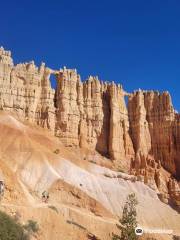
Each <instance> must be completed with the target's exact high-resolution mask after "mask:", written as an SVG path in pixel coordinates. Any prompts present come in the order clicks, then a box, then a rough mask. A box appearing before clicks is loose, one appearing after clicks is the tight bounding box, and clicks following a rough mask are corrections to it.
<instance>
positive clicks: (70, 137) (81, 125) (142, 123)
mask: <svg viewBox="0 0 180 240" xmlns="http://www.w3.org/2000/svg"><path fill="white" fill-rule="evenodd" d="M51 74H54V75H55V76H56V80H57V87H56V90H54V89H52V87H51V82H50V75H51ZM125 96H127V97H128V107H127V106H126V103H125ZM0 108H1V109H2V110H6V111H11V112H13V113H14V114H16V115H17V116H18V117H19V118H21V119H22V120H27V121H30V122H32V123H36V124H37V125H39V126H41V127H44V128H48V129H50V130H51V131H52V132H53V133H54V135H55V136H57V137H59V138H60V139H61V141H63V142H64V143H65V144H66V145H67V146H80V147H83V148H90V149H92V150H97V151H98V152H100V153H101V154H103V155H105V156H107V157H110V158H111V159H112V160H117V161H119V162H120V161H121V160H125V161H127V162H128V164H129V165H130V162H131V170H132V171H136V170H137V169H138V173H137V172H136V174H140V169H146V167H147V165H148V164H149V165H153V164H154V166H155V165H157V166H159V165H161V166H163V167H164V168H165V169H166V170H167V171H168V172H170V173H171V174H172V175H173V176H175V177H176V178H180V115H179V114H177V113H176V112H175V110H174V109H173V106H172V102H171V97H170V95H169V93H168V92H163V93H159V92H155V91H141V90H139V91H136V92H133V93H126V92H125V91H124V90H123V88H122V86H121V85H119V84H118V85H117V84H115V83H114V82H112V83H109V82H105V81H104V82H102V81H100V80H99V79H98V77H93V76H89V77H88V79H87V80H86V81H81V78H80V75H79V74H78V73H77V71H76V70H75V69H66V68H65V67H64V68H63V69H60V70H52V69H50V68H48V67H46V66H45V64H44V63H42V64H41V66H40V67H36V66H35V64H34V62H33V61H31V62H29V63H23V64H17V65H14V64H13V60H12V58H11V52H10V51H6V50H4V49H3V48H2V47H1V48H0ZM143 174H144V176H145V175H146V174H147V173H145V170H144V173H143ZM154 174H155V173H154Z"/></svg>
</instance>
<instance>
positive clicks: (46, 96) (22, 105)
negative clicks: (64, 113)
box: [0, 47, 55, 129]
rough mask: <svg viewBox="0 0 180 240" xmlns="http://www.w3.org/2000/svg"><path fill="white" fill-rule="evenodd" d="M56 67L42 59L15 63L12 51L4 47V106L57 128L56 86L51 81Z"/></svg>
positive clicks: (0, 81) (0, 76) (0, 89)
mask: <svg viewBox="0 0 180 240" xmlns="http://www.w3.org/2000/svg"><path fill="white" fill-rule="evenodd" d="M51 72H52V70H50V69H49V68H47V67H45V64H44V63H42V65H41V66H40V68H37V67H36V66H35V65H34V62H33V61H32V62H29V63H23V64H18V65H16V66H14V65H13V61H12V58H11V52H10V51H5V50H4V49H3V48H2V47H1V48H0V107H1V109H4V110H9V111H14V112H16V113H18V115H19V117H21V118H23V119H27V120H29V121H31V122H36V123H37V124H38V125H41V126H42V127H45V126H46V127H47V128H52V129H54V125H55V118H54V116H55V115H54V114H55V108H54V103H53V99H54V94H55V90H53V89H52V88H51V85H50V80H49V77H50V74H51Z"/></svg>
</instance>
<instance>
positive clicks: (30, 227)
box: [24, 220, 39, 234]
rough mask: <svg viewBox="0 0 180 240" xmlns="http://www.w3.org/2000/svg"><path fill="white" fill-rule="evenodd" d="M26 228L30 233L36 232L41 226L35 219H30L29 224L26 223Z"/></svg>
mask: <svg viewBox="0 0 180 240" xmlns="http://www.w3.org/2000/svg"><path fill="white" fill-rule="evenodd" d="M24 229H25V230H26V231H27V232H28V233H30V234H31V233H36V232H38V231H39V226H38V224H37V222H35V221H33V220H28V222H27V224H26V225H24Z"/></svg>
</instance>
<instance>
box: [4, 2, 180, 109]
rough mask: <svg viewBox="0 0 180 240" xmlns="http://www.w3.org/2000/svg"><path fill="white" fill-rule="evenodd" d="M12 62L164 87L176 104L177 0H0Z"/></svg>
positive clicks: (179, 76)
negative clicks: (40, 65) (34, 63)
mask: <svg viewBox="0 0 180 240" xmlns="http://www.w3.org/2000/svg"><path fill="white" fill-rule="evenodd" d="M0 9H1V21H0V45H3V46H4V47H5V48H6V49H10V50H11V51H12V53H13V58H14V62H15V63H18V62H23V61H30V60H32V59H33V60H35V62H36V64H37V65H39V64H40V62H41V61H44V62H46V64H47V65H48V66H49V67H51V68H53V69H59V68H60V67H62V66H67V67H69V68H77V70H78V72H79V73H80V74H81V76H82V79H85V78H87V76H88V75H98V76H99V78H100V79H102V80H109V81H111V80H114V81H115V82H119V83H122V84H123V87H124V89H126V90H127V91H129V92H130V91H133V90H134V89H138V88H141V89H147V90H148V89H150V90H151V89H155V90H159V91H163V90H168V91H169V92H170V93H171V95H172V99H173V103H174V106H175V108H176V109H177V110H178V111H179V110H180V101H179V98H180V97H179V95H180V1H179V0H176V1H175V0H169V1H167V0H162V1H161V0H136V1H135V0H123V1H122V0H117V1H116V0H111V1H106V0H99V1H98V0H91V1H87V0H83V1H82V0H76V1H73V0H71V1H67V0H62V1H61V0H59V1H58V0H57V1H55V0H44V1H41V0H38V1H37V0H36V1H35V0H30V1H17V0H16V1H15V0H14V1H12V0H9V1H1V3H0Z"/></svg>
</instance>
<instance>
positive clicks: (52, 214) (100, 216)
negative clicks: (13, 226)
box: [0, 112, 180, 240]
mask: <svg viewBox="0 0 180 240" xmlns="http://www.w3.org/2000/svg"><path fill="white" fill-rule="evenodd" d="M91 158H92V159H91ZM96 158H97V161H96V162H98V163H99V165H97V164H94V163H92V162H93V161H94V153H91V152H89V151H87V150H82V149H73V148H65V147H64V146H63V144H62V143H61V142H60V141H59V140H58V139H57V138H55V137H54V136H52V135H51V133H50V132H48V131H47V130H44V129H41V128H38V127H35V126H33V125H32V126H31V125H27V124H26V123H22V122H21V121H19V120H18V119H17V118H16V117H15V116H13V115H9V114H8V113H4V112H1V113H0V171H1V172H0V173H1V177H2V178H3V179H4V180H5V183H6V191H5V196H4V199H3V200H2V202H1V208H2V209H4V210H6V211H7V212H9V213H10V214H15V213H16V212H18V213H19V214H20V220H21V221H23V222H25V221H26V220H28V219H35V220H36V221H37V222H38V223H39V225H40V232H39V233H38V235H37V236H35V238H36V239H39V240H46V239H47V240H49V239H53V240H56V239H57V240H59V239H62V240H63V239H64V240H69V239H72V240H76V239H90V235H89V234H90V233H92V234H94V235H96V236H97V237H99V238H100V239H104V240H105V239H107V240H108V239H111V234H112V232H116V231H117V229H116V223H117V219H118V218H117V215H121V213H122V206H123V204H124V202H125V199H126V196H127V194H128V193H130V192H135V193H136V195H137V197H138V201H139V205H138V220H139V224H140V225H141V226H143V227H146V228H151V229H153V228H158V229H172V230H173V231H174V233H175V234H179V235H180V215H179V214H178V213H177V212H176V211H175V210H173V209H172V208H171V207H169V206H168V205H166V204H164V203H162V202H161V201H160V200H159V199H158V197H157V194H156V192H155V191H153V190H152V189H150V188H149V187H148V186H146V185H144V184H143V183H142V182H133V181H132V177H131V176H128V175H126V174H119V173H116V172H114V171H113V170H111V163H110V162H108V160H106V159H103V158H101V156H99V155H98V154H96ZM87 159H88V160H89V161H88V160H87ZM44 190H48V191H49V193H50V200H49V202H48V204H45V203H43V202H42V200H41V194H42V192H43V191H44ZM88 235H89V237H88ZM161 239H166V237H161ZM167 239H168V238H167Z"/></svg>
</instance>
